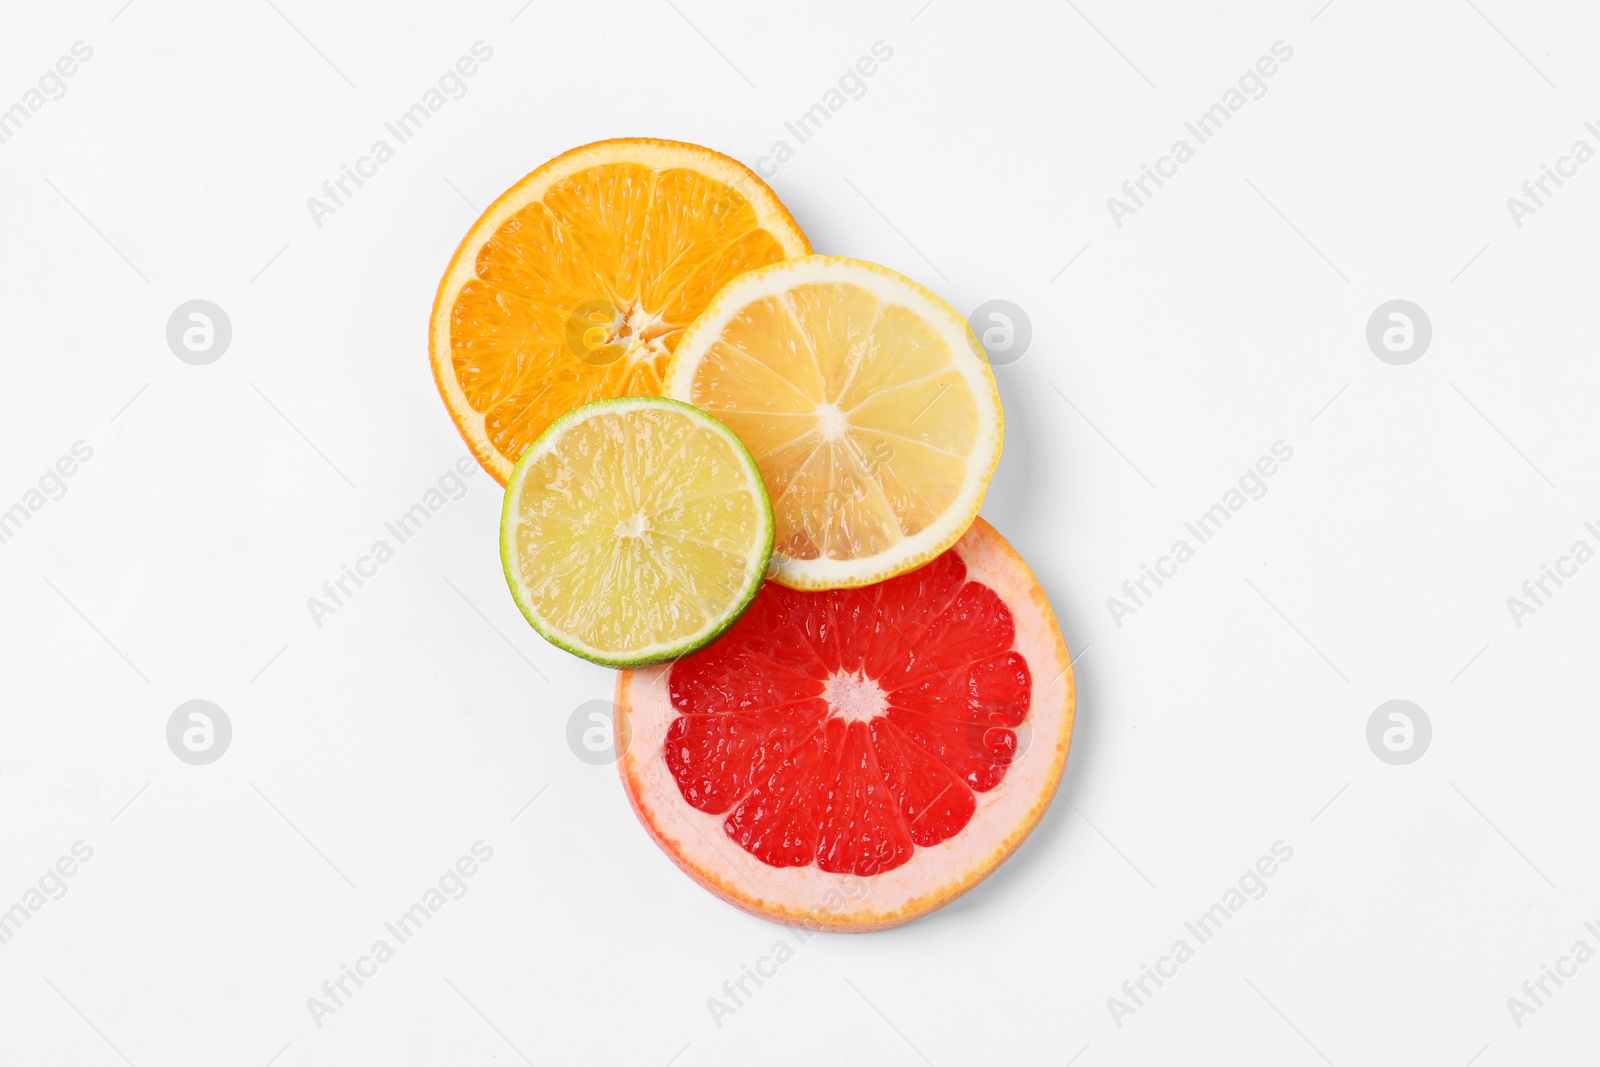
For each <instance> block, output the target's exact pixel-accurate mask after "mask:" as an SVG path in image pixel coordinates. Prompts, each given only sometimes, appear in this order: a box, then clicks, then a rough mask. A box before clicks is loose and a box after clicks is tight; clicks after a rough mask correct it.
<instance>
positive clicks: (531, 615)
mask: <svg viewBox="0 0 1600 1067" xmlns="http://www.w3.org/2000/svg"><path fill="white" fill-rule="evenodd" d="M635 408H656V409H658V410H659V409H675V410H679V411H682V412H684V413H687V414H688V415H689V416H691V417H692V418H693V419H694V421H696V422H698V423H700V424H701V425H703V426H705V427H707V428H709V429H711V430H712V431H714V432H716V433H718V434H720V435H721V436H722V437H723V438H724V439H725V440H726V441H727V442H728V443H729V444H730V445H731V446H732V448H733V454H734V455H735V456H736V457H738V460H739V462H740V463H741V464H742V465H743V467H744V470H745V473H746V474H747V475H748V476H749V480H750V484H751V485H752V486H753V487H754V488H755V493H756V497H757V499H758V500H760V502H761V514H762V516H763V522H762V527H763V528H762V531H761V535H760V536H761V544H760V546H759V547H760V557H759V565H758V566H753V567H751V568H750V574H749V577H748V578H747V579H746V582H745V586H744V588H743V589H742V590H741V591H740V594H739V596H738V598H737V600H736V602H735V603H733V604H732V605H730V606H729V608H728V610H727V611H725V612H724V613H723V614H722V615H721V616H720V617H718V618H717V619H714V620H712V621H711V622H710V623H708V624H707V625H706V626H705V627H703V628H702V629H701V630H700V631H699V632H697V633H694V634H691V635H690V636H688V637H686V638H684V639H683V640H681V641H678V642H675V643H673V644H670V645H664V646H663V645H655V646H652V647H650V648H648V649H641V650H638V651H636V652H620V653H619V652H608V651H605V650H603V649H597V648H593V647H591V646H589V645H587V644H585V643H584V642H582V641H580V640H578V639H577V638H576V637H574V636H572V635H571V634H568V633H565V632H563V631H561V630H559V629H557V628H556V627H555V626H554V625H552V624H551V623H550V622H548V621H547V620H545V619H543V618H542V617H540V615H539V613H538V612H536V611H535V610H534V609H533V606H532V604H530V603H529V600H528V596H527V593H526V591H525V590H524V588H523V583H522V580H521V577H520V576H519V574H518V573H517V568H516V565H515V561H516V530H517V522H518V518H519V514H518V510H519V509H518V507H517V504H518V501H519V500H520V498H521V493H522V485H523V477H524V476H525V474H526V471H527V469H528V465H529V463H530V462H531V461H532V460H533V459H534V457H536V456H540V455H543V454H544V453H545V452H547V451H549V449H550V448H552V447H553V446H554V444H555V442H556V441H557V440H558V439H559V438H560V437H561V436H562V434H563V433H564V432H565V431H566V429H567V428H568V427H570V426H572V425H574V424H575V423H577V422H581V421H587V420H588V419H590V418H592V417H593V416H595V415H597V414H600V413H601V412H603V411H608V410H609V411H626V410H631V409H635ZM776 532H777V522H776V520H775V519H774V518H773V514H772V500H771V498H770V497H769V496H768V495H767V487H766V483H765V482H764V481H762V478H761V471H760V469H759V468H758V467H757V466H756V461H755V457H754V456H752V455H751V454H750V450H749V449H748V448H746V447H745V446H744V442H743V441H740V440H739V438H738V435H736V434H735V433H734V432H733V431H732V430H730V429H728V427H727V426H725V425H723V424H722V422H721V421H719V420H717V419H715V418H713V417H711V416H710V415H707V414H706V413H705V412H704V411H701V410H700V409H699V408H697V407H695V406H694V405H693V404H686V403H684V402H683V401H681V400H669V399H667V398H666V397H658V396H623V397H613V398H611V399H608V400H596V401H594V402H593V403H589V404H585V405H583V406H582V407H578V408H573V409H572V410H571V411H569V412H567V413H566V414H565V415H563V416H561V417H560V418H559V419H557V420H556V421H555V422H553V423H551V424H550V425H549V426H548V427H546V429H545V431H544V433H542V434H540V435H539V438H538V440H536V441H534V442H533V444H531V445H529V446H528V447H527V449H526V450H524V451H523V453H522V457H521V458H520V459H519V460H517V464H516V466H515V467H514V468H512V471H511V477H510V478H509V479H507V481H506V495H505V503H504V504H503V505H502V507H501V510H500V566H501V569H502V570H503V571H504V572H505V576H506V585H507V586H509V587H510V589H511V597H512V599H513V600H515V601H516V602H517V609H518V610H519V611H521V612H522V617H523V618H525V619H527V620H528V625H529V626H532V627H533V629H534V630H535V632H537V633H538V634H539V636H540V637H542V638H544V639H545V640H546V641H548V642H550V643H551V644H552V645H555V646H556V647H557V648H559V649H561V650H563V651H565V652H570V653H572V654H573V655H574V656H578V657H580V658H581V659H586V660H589V661H590V662H592V663H598V664H600V665H601V666H603V667H615V668H617V669H619V670H631V669H633V668H635V667H648V666H650V665H652V664H655V663H667V662H670V661H672V660H675V659H681V658H682V657H684V656H687V655H689V654H691V653H693V652H698V651H699V650H700V649H702V648H705V647H706V646H707V645H709V644H711V642H713V641H715V640H716V639H717V638H719V637H721V636H722V635H723V634H724V633H726V632H727V630H728V627H730V626H732V625H733V624H734V623H736V622H738V621H739V617H740V616H741V615H743V614H744V613H745V612H746V611H747V610H749V607H750V604H751V602H752V601H754V600H755V597H756V593H757V592H759V591H760V589H761V583H762V582H763V581H764V580H765V579H766V575H767V570H768V567H769V566H770V565H771V562H772V544H773V538H774V536H775V534H776Z"/></svg>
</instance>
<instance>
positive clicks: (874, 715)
mask: <svg viewBox="0 0 1600 1067" xmlns="http://www.w3.org/2000/svg"><path fill="white" fill-rule="evenodd" d="M617 692H618V696H617V705H618V709H619V715H618V720H619V724H620V725H619V737H620V739H621V741H622V742H623V744H624V746H625V747H624V750H623V756H622V758H621V759H620V760H619V768H620V770H621V773H622V778H623V782H624V785H625V786H626V788H627V792H628V795H629V798H630V799H631V800H632V802H633V804H634V808H635V810H636V811H637V812H638V813H639V816H640V819H641V821H643V823H644V825H645V827H646V828H647V829H648V830H649V831H650V833H651V835H652V836H653V837H655V839H656V841H657V843H658V844H660V845H661V847H662V848H663V849H664V850H665V851H666V852H667V853H668V855H670V856H671V857H672V858H673V859H674V860H675V861H676V862H677V863H678V864H679V865H680V866H682V867H683V868H684V869H685V870H687V871H688V872H689V873H690V874H691V875H693V876H694V877H695V878H697V879H698V880H699V881H701V882H702V884H704V885H706V886H707V887H708V888H710V889H712V890H713V891H714V892H716V893H718V894H719V895H721V896H723V897H725V898H727V899H728V900H730V901H732V902H733V903H735V904H737V905H739V906H740V907H743V908H745V909H746V910H749V911H753V912H755V913H757V914H761V915H764V916H766V917H768V918H774V919H778V920H780V921H785V922H793V923H799V924H804V925H808V926H818V927H826V928H834V929H873V928H877V927H882V926H891V925H894V924H896V923H900V922H905V921H907V920H909V919H912V918H915V917H917V916H918V915H922V914H925V913H926V912H928V911H931V910H933V909H934V908H937V907H939V906H941V905H943V904H945V903H947V902H948V901H950V900H952V899H954V898H955V897H956V896H958V895H960V894H961V893H962V892H965V891H966V890H967V889H969V888H971V887H972V885H974V884H976V883H977V882H978V881H979V880H980V879H982V878H983V877H984V876H985V875H987V874H988V873H989V872H990V871H992V870H993V869H994V868H995V867H996V866H998V865H999V864H1000V862H1001V861H1002V860H1004V859H1005V857H1006V856H1007V855H1009V854H1010V853H1011V851H1012V850H1013V849H1015V848H1016V846H1017V845H1018V844H1020V843H1021V841H1022V839H1023V838H1024V837H1025V836H1027V833H1028V831H1029V830H1031V829H1032V828H1033V825H1034V824H1035V823H1036V822H1037V821H1038V819H1039V817H1040V815H1042V814H1043V812H1044V808H1045V807H1046V806H1047V805H1048V804H1049V801H1050V798H1051V797H1052V796H1053V795H1054V793H1055V788H1056V785H1057V783H1058V782H1059V781H1060V777H1061V771H1062V767H1063V765H1064V763H1065V760H1066V755H1067V748H1068V744H1069V742H1070V740H1071V731H1072V717H1073V694H1074V685H1073V677H1072V670H1071V666H1070V662H1069V660H1068V658H1067V649H1066V645H1065V642H1064V641H1063V640H1062V638H1061V634H1060V631H1059V629H1058V628H1057V627H1056V624H1055V619H1054V616H1053V614H1052V613H1051V611H1050V607H1049V604H1048V602H1047V601H1046V599H1045V596H1044V593H1043V590H1041V589H1040V588H1039V585H1038V583H1037V582H1036V581H1035V580H1034V578H1033V575H1032V574H1031V573H1030V572H1029V571H1028V569H1027V566H1026V565H1025V564H1024V563H1023V562H1022V560H1021V558H1020V557H1019V556H1018V555H1017V554H1016V553H1015V552H1014V551H1013V550H1012V549H1011V547H1010V546H1009V545H1008V544H1006V543H1005V541H1004V540H1003V539H1002V538H1001V537H1000V535H999V534H997V533H995V531H994V529H993V528H992V527H990V526H989V525H988V524H987V523H985V522H984V521H983V520H981V519H979V520H978V521H977V522H976V523H975V524H974V525H973V527H972V529H970V530H969V531H968V532H967V534H966V535H965V536H963V537H962V539H961V540H960V541H958V542H957V543H956V545H955V546H954V547H953V548H951V549H950V550H949V551H947V552H945V553H944V554H943V555H940V556H938V557H937V558H935V559H934V560H933V561H932V562H930V563H928V564H926V565H925V566H923V567H921V568H919V569H918V570H915V571H911V572H909V573H907V574H903V575H900V576H898V577H896V578H891V579H889V580H888V581H885V582H880V583H878V584H877V585H872V586H866V587H862V588H855V589H836V590H827V591H820V592H807V591H800V590H794V589H788V588H785V587H783V586H780V585H777V584H776V583H772V582H769V583H768V584H767V585H766V586H765V587H763V589H762V591H761V592H760V593H759V594H758V595H757V597H756V599H755V602H754V603H753V604H752V606H751V608H750V610H749V611H748V612H747V613H746V614H745V615H744V617H743V618H741V619H740V620H739V621H738V622H737V623H736V624H735V625H734V626H733V627H732V628H731V629H730V630H729V631H728V632H727V633H726V634H725V635H723V637H722V638H720V639H719V640H718V641H716V642H715V643H713V644H712V645H710V646H709V647H707V648H705V649H703V650H701V651H700V652H698V653H696V654H694V655H692V656H689V657H687V658H684V659H681V660H678V661H677V662H676V663H672V664H666V665H662V666H660V667H655V668H650V669H646V670H640V671H630V672H624V673H623V675H622V676H621V678H620V679H619V681H618V685H617Z"/></svg>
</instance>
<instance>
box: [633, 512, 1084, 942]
mask: <svg viewBox="0 0 1600 1067" xmlns="http://www.w3.org/2000/svg"><path fill="white" fill-rule="evenodd" d="M954 547H955V551H956V552H957V553H958V554H959V555H960V556H961V558H962V561H963V562H964V563H965V564H966V567H967V580H968V581H976V582H981V583H982V584H984V585H987V586H989V587H990V588H991V589H993V590H994V591H995V592H996V593H997V594H999V596H1000V598H1001V599H1002V600H1003V601H1004V602H1005V604H1006V606H1007V607H1008V608H1009V609H1010V611H1011V613H1012V617H1013V620H1014V622H1015V625H1016V641H1015V647H1016V648H1017V649H1018V650H1020V651H1021V652H1022V653H1023V655H1024V656H1026V657H1027V659H1028V663H1029V670H1030V673H1031V676H1032V690H1031V697H1030V710H1029V713H1028V719H1027V722H1026V725H1027V726H1028V728H1029V729H1030V730H1031V735H1030V737H1029V740H1028V743H1027V746H1026V748H1025V749H1024V750H1023V751H1021V752H1020V754H1019V755H1018V756H1017V758H1016V759H1015V760H1014V761H1013V762H1012V764H1011V766H1010V768H1009V769H1008V770H1007V772H1006V776H1005V778H1004V779H1003V780H1002V781H1001V782H1000V784H999V785H997V786H995V787H994V788H993V789H992V790H990V791H988V792H986V793H981V794H978V795H977V803H978V807H977V810H976V812H974V814H973V816H972V819H971V820H970V821H969V822H968V824H967V826H966V828H965V829H964V830H962V831H961V832H960V833H958V834H956V835H955V836H954V837H952V838H950V839H949V840H947V841H944V842H941V843H940V844H938V845H934V846H932V847H928V848H923V847H919V848H918V849H917V850H916V853H915V854H914V855H913V856H912V858H911V859H910V860H909V861H908V862H906V863H905V864H903V865H902V866H900V867H896V868H894V869H893V870H891V871H888V872H886V873H884V874H879V875H873V876H870V877H865V878H862V877H857V876H855V875H852V874H830V873H828V872H825V871H822V870H820V869H818V868H817V867H815V866H809V867H787V868H775V867H769V866H767V865H766V864H764V863H762V862H761V861H760V860H758V859H756V858H755V857H754V856H752V855H750V854H749V853H748V852H746V851H745V850H744V849H742V848H740V847H739V846H738V845H737V844H735V843H734V842H733V841H732V840H731V839H729V838H728V836H727V834H726V832H725V831H724V830H723V826H722V821H723V820H722V817H721V816H717V815H708V814H705V813H703V812H700V811H697V810H695V809H694V808H692V807H690V806H689V804H688V803H687V802H686V801H685V800H684V799H683V796H682V794H681V793H680V792H679V790H678V786H677V783H676V782H675V781H674V780H673V777H672V774H671V772H670V771H669V770H668V768H667V763H666V759H665V757H664V755H663V750H662V746H663V743H664V741H665V737H666V733H667V730H668V728H669V727H670V726H671V724H672V720H673V718H674V717H675V715H676V712H675V711H674V709H673V708H672V705H671V702H670V699H669V696H668V690H667V681H668V675H669V673H670V671H671V666H670V665H666V666H657V667H651V668H647V669H644V670H632V671H624V672H623V673H621V674H620V675H619V676H618V678H617V690H616V706H617V716H616V719H617V728H616V736H617V745H618V749H619V751H621V752H622V756H621V758H619V759H618V760H617V769H618V772H619V773H620V774H621V776H622V784H623V788H624V791H625V792H626V793H627V794H628V800H629V802H630V803H631V804H632V805H633V810H634V813H635V814H636V815H638V817H639V821H640V822H641V823H642V824H643V826H644V828H645V830H646V831H647V832H648V833H649V834H650V836H651V838H653V839H654V840H655V842H656V844H657V845H658V846H660V848H661V850H662V851H663V852H665V853H666V854H667V855H668V856H669V857H670V858H671V859H672V861H673V862H674V863H676V864H677V865H678V866H679V867H680V868H681V869H682V870H683V871H684V872H685V873H686V874H688V875H689V876H690V877H691V878H693V879H694V880H695V881H697V882H699V883H700V884H701V885H702V886H704V887H705V888H706V889H708V890H710V891H711V892H712V893H714V894H716V895H717V896H719V897H721V898H722V899H723V900H725V901H727V902H728V903H730V904H732V905H734V906H735V907H738V908H740V909H742V910H744V911H746V912H749V913H750V914H752V915H756V916H759V917H761V918H764V919H769V920H772V921H775V922H780V923H786V924H788V925H791V926H804V927H808V928H811V929H817V930H832V931H839V932H865V931H869V930H880V929H885V928H888V927H891V926H898V925H900V924H901V923H906V922H910V921H911V920H913V919H916V918H919V917H921V916H923V915H926V914H928V913H929V912H932V911H935V910H937V909H938V908H941V907H943V906H944V905H946V904H948V903H950V902H951V901H952V900H955V899H956V898H957V897H959V896H961V895H962V894H963V893H965V892H967V891H968V890H970V889H971V888H972V887H973V886H975V885H977V884H978V883H979V882H981V881H982V880H983V879H984V878H986V877H987V876H988V875H989V874H991V873H992V872H993V871H994V870H995V868H997V867H999V866H1000V864H1001V863H1003V862H1004V861H1005V860H1006V858H1007V857H1009V856H1010V855H1011V853H1012V852H1014V851H1016V849H1017V847H1018V846H1019V845H1021V844H1022V842H1023V840H1024V839H1025V838H1026V837H1027V836H1028V834H1029V833H1030V832H1031V831H1032V830H1033V828H1034V826H1036V825H1037V824H1038V822H1039V819H1040V818H1041V817H1042V816H1043V815H1044V812H1045V809H1046V808H1047V807H1049V805H1050V801H1051V799H1052V798H1054V796H1055V793H1056V788H1057V786H1058V785H1059V784H1060V782H1061V777H1062V773H1063V771H1064V769H1065V767H1066V761H1067V753H1068V750H1069V749H1070V747H1071V743H1072V727H1073V721H1074V715H1075V710H1076V694H1077V689H1076V684H1075V681H1074V677H1073V671H1072V661H1071V658H1070V656H1069V655H1068V652H1067V645H1066V641H1065V639H1064V638H1063V637H1062V636H1061V630H1060V628H1059V627H1058V626H1057V625H1056V621H1055V613H1054V612H1053V611H1052V610H1051V607H1050V602H1049V599H1048V598H1047V597H1046V596H1045V593H1044V590H1043V588H1041V587H1040V585H1039V583H1038V580H1037V579H1035V578H1034V576H1033V573H1032V571H1030V570H1029V569H1028V565H1027V564H1026V563H1025V562H1024V561H1023V559H1022V557H1021V556H1020V555H1018V554H1017V552H1016V550H1015V549H1013V548H1012V547H1011V546H1010V544H1008V543H1007V542H1006V541H1005V539H1004V538H1003V537H1001V536H1000V534H999V533H997V532H996V531H995V529H994V527H992V526H990V525H989V524H988V523H987V522H985V521H984V520H983V519H981V518H980V519H977V520H976V521H975V522H974V523H973V524H972V526H971V527H970V528H969V529H968V530H967V532H966V533H965V534H964V535H963V536H962V537H961V539H960V540H959V541H958V542H957V543H956V545H955V546H954Z"/></svg>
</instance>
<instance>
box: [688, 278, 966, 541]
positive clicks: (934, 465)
mask: <svg viewBox="0 0 1600 1067" xmlns="http://www.w3.org/2000/svg"><path fill="white" fill-rule="evenodd" d="M688 399H690V400H691V401H692V402H693V403H694V404H695V405H696V406H697V407H700V408H702V409H704V410H706V411H708V412H710V413H712V414H713V415H715V416H716V417H717V418H719V419H720V420H722V421H723V422H724V423H725V424H726V425H727V426H728V428H729V429H731V430H733V432H734V433H736V434H738V435H739V438H740V440H742V441H744V443H745V445H746V447H748V448H749V449H750V452H751V454H752V455H754V456H755V459H756V465H757V466H758V467H760V469H761V476H762V478H763V479H764V480H765V481H766V483H767V489H768V491H769V492H770V493H771V494H772V510H773V514H774V517H775V519H776V521H777V540H776V543H775V545H774V551H776V552H777V553H779V554H780V555H783V556H788V557H790V558H792V559H801V560H812V559H818V558H824V557H825V558H827V559H834V560H853V559H862V558H865V557H868V556H874V555H877V554H879V553H881V552H884V551H886V550H888V549H890V548H892V547H893V546H894V545H895V544H896V543H897V542H899V541H901V540H903V539H904V538H906V537H910V536H913V535H914V534H916V533H918V532H920V531H921V530H923V529H925V528H926V527H927V526H929V525H930V524H931V523H933V522H934V521H935V520H936V519H938V518H939V517H940V516H941V515H943V514H944V512H945V511H946V509H947V508H949V507H950V505H951V504H952V502H954V501H955V499H956V497H957V496H958V495H959V494H960V492H961V490H962V487H963V485H964V484H965V481H966V478H967V462H968V461H967V458H966V457H967V456H969V455H970V454H971V452H972V449H973V447H974V444H975V443H976V441H977V437H978V433H979V417H978V408H977V404H976V402H975V401H974V399H973V395H972V390H971V386H970V385H969V384H968V382H967V379H966V378H965V377H963V375H962V374H961V372H960V371H959V370H957V369H956V366H955V362H954V353H952V352H951V350H950V346H949V345H948V344H947V343H946V342H945V340H944V339H943V338H942V337H941V336H940V335H939V334H938V333H937V332H936V331H935V330H934V329H933V327H931V326H930V325H929V324H928V323H927V322H926V321H924V320H923V319H922V318H921V317H920V316H919V315H917V314H916V313H915V312H913V311H911V310H910V309H909V308H906V307H903V306H901V305H898V304H893V303H885V302H883V301H881V300H879V299H878V297H876V296H875V295H873V294H872V293H871V292H869V291H868V290H867V289H865V288H863V287H861V286H859V285H854V284H851V283H848V282H809V283H804V284H800V285H796V286H794V287H793V288H791V289H788V290H787V291H785V292H783V293H780V294H777V295H774V296H769V297H766V298H764V299H761V300H757V301H754V302H753V303H751V304H749V305H747V306H746V307H744V308H742V309H740V310H739V312H738V313H737V314H736V315H734V317H733V319H732V320H731V321H730V322H729V323H728V324H727V326H725V327H724V328H723V330H722V332H721V335H720V336H719V337H718V338H717V340H716V341H715V342H713V343H712V345H711V347H710V350H709V351H708V352H707V353H706V355H705V357H704V358H703V359H702V361H701V362H700V364H699V365H698V367H697V368H696V371H695V377H694V380H693V383H692V385H691V395H690V397H689V398H688Z"/></svg>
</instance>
